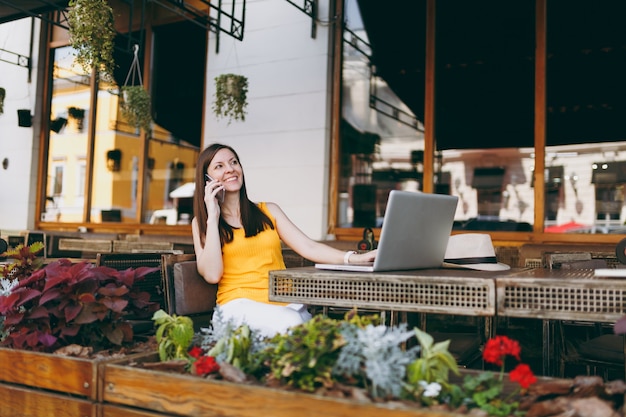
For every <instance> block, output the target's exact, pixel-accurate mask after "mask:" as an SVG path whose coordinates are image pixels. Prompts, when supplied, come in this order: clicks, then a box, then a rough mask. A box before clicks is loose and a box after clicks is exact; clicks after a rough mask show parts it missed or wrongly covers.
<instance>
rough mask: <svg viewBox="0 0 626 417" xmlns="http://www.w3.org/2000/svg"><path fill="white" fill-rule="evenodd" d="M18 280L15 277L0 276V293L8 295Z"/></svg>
mask: <svg viewBox="0 0 626 417" xmlns="http://www.w3.org/2000/svg"><path fill="white" fill-rule="evenodd" d="M18 283H19V281H18V280H17V279H9V278H0V295H9V294H11V290H12V289H13V287H15V286H16V285H17V284H18Z"/></svg>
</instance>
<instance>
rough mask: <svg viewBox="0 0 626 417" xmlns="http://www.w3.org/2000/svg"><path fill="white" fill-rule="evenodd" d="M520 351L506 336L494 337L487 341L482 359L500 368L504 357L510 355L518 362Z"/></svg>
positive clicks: (517, 345) (515, 342)
mask: <svg viewBox="0 0 626 417" xmlns="http://www.w3.org/2000/svg"><path fill="white" fill-rule="evenodd" d="M521 351H522V349H521V348H520V346H519V343H518V342H517V341H516V340H512V339H509V338H508V337H506V336H496V337H494V338H491V339H489V340H487V343H486V344H485V350H483V359H484V360H485V362H487V363H493V364H495V365H498V366H502V363H503V361H504V357H505V356H506V355H511V356H513V357H514V358H515V359H517V360H518V361H519V360H520V357H519V355H520V352H521Z"/></svg>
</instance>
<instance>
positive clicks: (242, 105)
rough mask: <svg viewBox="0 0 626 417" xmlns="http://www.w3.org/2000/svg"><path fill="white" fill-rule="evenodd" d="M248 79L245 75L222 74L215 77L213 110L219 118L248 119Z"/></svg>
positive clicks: (230, 119)
mask: <svg viewBox="0 0 626 417" xmlns="http://www.w3.org/2000/svg"><path fill="white" fill-rule="evenodd" d="M247 97H248V79H247V78H246V77H244V76H243V75H236V74H222V75H218V76H217V77H215V101H214V102H213V112H214V113H215V115H216V116H217V118H218V119H220V118H222V117H227V118H228V119H229V120H228V123H229V124H230V122H231V121H232V120H241V121H242V122H243V121H245V120H246V107H247V106H248V98H247Z"/></svg>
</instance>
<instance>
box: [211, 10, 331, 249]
mask: <svg viewBox="0 0 626 417" xmlns="http://www.w3.org/2000/svg"><path fill="white" fill-rule="evenodd" d="M225 7H229V6H228V5H227V6H225ZM246 7H247V10H246V16H245V19H246V20H245V32H244V39H243V41H241V42H240V41H238V40H235V39H233V38H232V37H230V36H228V35H225V34H221V35H220V44H219V53H218V54H216V53H215V34H213V33H211V34H210V36H209V58H208V66H207V88H206V100H207V103H206V109H207V110H206V114H205V118H206V120H205V126H206V128H205V137H204V146H208V145H209V144H211V143H214V142H220V143H224V144H227V145H230V146H232V147H233V148H235V150H236V151H237V153H238V154H239V156H240V158H241V163H242V166H243V168H244V173H245V177H246V185H247V188H248V194H249V197H250V198H251V199H252V200H253V201H273V202H275V203H277V204H279V205H280V206H281V207H282V209H283V210H284V211H285V213H286V214H287V215H288V216H289V217H290V218H291V220H292V221H293V222H294V223H295V224H296V225H297V226H298V227H300V228H301V229H302V230H303V231H304V232H305V233H306V234H307V235H309V236H310V237H311V238H313V239H326V237H327V236H326V232H327V230H326V228H327V224H328V221H327V219H328V212H327V207H328V175H329V165H328V164H329V156H328V155H329V143H330V120H329V108H328V106H327V100H328V91H329V82H330V79H331V78H330V76H329V72H328V65H329V64H328V62H329V55H328V54H329V48H328V44H329V42H328V41H329V28H330V26H327V25H318V26H317V36H316V38H315V39H313V38H311V18H310V17H308V16H307V15H306V14H304V13H303V12H302V11H300V10H298V9H297V8H296V7H294V6H293V5H291V4H289V3H288V2H286V1H284V0H250V1H248V2H247V3H246ZM328 7H329V4H328V0H321V1H320V4H319V16H318V17H319V19H320V20H322V21H327V20H328V15H329V11H328ZM224 73H236V74H241V75H245V76H246V77H248V83H249V86H248V103H249V104H248V109H247V115H246V120H245V122H238V121H233V122H232V123H231V124H230V125H229V124H228V122H227V121H226V120H223V119H222V120H217V119H216V118H215V116H214V115H213V112H212V111H211V105H212V102H213V95H214V92H215V84H214V78H215V77H216V76H217V75H220V74H224Z"/></svg>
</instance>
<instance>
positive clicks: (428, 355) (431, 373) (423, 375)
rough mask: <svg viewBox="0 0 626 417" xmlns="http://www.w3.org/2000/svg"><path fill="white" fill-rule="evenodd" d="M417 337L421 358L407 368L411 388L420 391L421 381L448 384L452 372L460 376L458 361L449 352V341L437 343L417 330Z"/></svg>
mask: <svg viewBox="0 0 626 417" xmlns="http://www.w3.org/2000/svg"><path fill="white" fill-rule="evenodd" d="M415 336H416V337H417V341H418V342H419V344H420V357H419V358H418V359H416V360H415V361H413V362H412V363H411V364H410V365H409V366H408V367H407V382H408V383H409V385H410V386H412V387H413V388H418V389H419V388H420V381H425V382H426V383H427V384H430V383H432V382H436V383H439V384H447V383H448V380H449V376H450V372H452V373H454V374H456V375H459V366H458V364H457V363H456V359H454V356H452V354H451V353H450V351H449V350H448V348H449V346H450V341H449V340H445V341H443V342H438V343H435V340H434V339H433V337H432V336H431V335H429V334H428V333H426V332H424V331H422V330H420V329H417V328H416V329H415Z"/></svg>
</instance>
